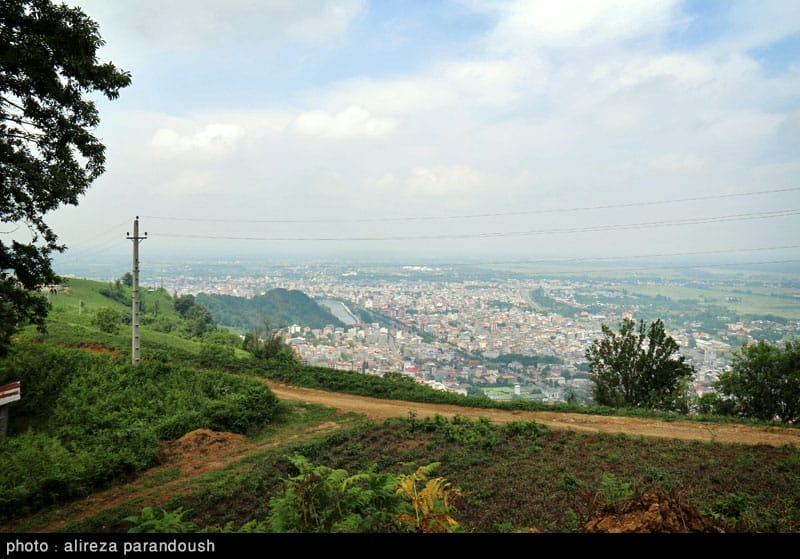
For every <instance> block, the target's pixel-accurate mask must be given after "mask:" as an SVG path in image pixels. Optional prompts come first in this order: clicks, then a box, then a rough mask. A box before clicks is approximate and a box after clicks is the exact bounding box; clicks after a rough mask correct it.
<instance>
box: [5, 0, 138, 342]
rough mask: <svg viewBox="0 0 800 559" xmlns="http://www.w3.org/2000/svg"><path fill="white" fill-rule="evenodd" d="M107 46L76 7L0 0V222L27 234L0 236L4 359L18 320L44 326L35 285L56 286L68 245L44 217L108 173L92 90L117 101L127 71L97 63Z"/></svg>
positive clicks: (44, 0) (43, 0)
mask: <svg viewBox="0 0 800 559" xmlns="http://www.w3.org/2000/svg"><path fill="white" fill-rule="evenodd" d="M103 44H104V41H103V39H102V38H101V36H100V34H99V29H98V26H97V24H96V23H95V22H94V21H93V20H92V19H90V18H89V17H88V16H87V15H86V14H85V13H84V12H83V11H81V9H80V8H75V7H69V6H67V5H56V4H54V3H52V2H51V0H0V221H1V222H2V223H3V224H4V229H5V230H9V231H11V230H15V228H18V229H21V228H27V230H28V232H29V238H27V236H26V238H24V239H23V240H19V239H14V240H11V241H10V242H8V241H0V356H3V355H5V354H6V353H7V350H8V346H9V344H10V340H11V336H12V335H13V334H14V333H15V332H16V331H17V329H18V328H19V327H20V326H21V325H22V324H24V323H32V324H36V325H37V326H38V327H39V328H40V329H44V323H45V318H46V316H47V312H48V311H49V305H48V303H47V300H46V298H45V297H43V296H42V295H41V294H39V293H37V291H36V289H38V288H41V287H42V286H46V285H53V284H57V283H60V278H59V277H58V276H57V275H56V273H55V272H54V271H53V269H52V260H51V254H52V252H53V251H58V252H60V251H63V250H65V248H66V247H65V246H63V245H60V244H59V243H58V237H57V235H56V234H55V232H54V231H53V230H52V229H51V228H50V227H49V226H48V225H47V223H46V222H45V219H44V216H45V214H46V213H47V212H50V211H53V210H56V209H58V208H59V207H61V206H63V205H77V204H78V198H79V196H80V195H81V194H83V193H84V192H85V191H86V190H87V189H88V187H89V186H90V184H91V183H92V182H93V181H94V180H95V179H96V178H97V177H99V176H100V175H101V174H102V173H103V172H104V171H105V167H104V165H105V146H104V145H103V143H102V142H101V141H100V140H99V139H98V138H97V137H95V136H94V135H93V130H94V128H95V127H97V125H98V124H99V115H98V110H97V107H96V106H95V103H94V101H93V100H92V99H91V98H90V94H93V93H95V92H99V93H101V94H103V95H105V96H106V97H107V98H108V99H115V98H117V97H118V96H119V92H120V90H121V89H122V88H124V87H126V86H128V85H129V84H130V79H131V78H130V74H129V73H127V72H125V71H121V70H119V69H118V68H117V67H116V66H114V65H113V64H111V63H99V62H98V60H97V50H98V49H99V48H100V47H101V46H102V45H103ZM18 229H17V231H18ZM17 234H19V232H17Z"/></svg>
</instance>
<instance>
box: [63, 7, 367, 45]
mask: <svg viewBox="0 0 800 559" xmlns="http://www.w3.org/2000/svg"><path fill="white" fill-rule="evenodd" d="M71 3H72V4H75V5H78V6H80V7H81V8H82V9H83V10H84V11H85V12H86V13H88V14H90V15H91V17H92V18H93V19H95V20H96V21H98V22H99V23H100V25H101V29H103V36H104V37H105V36H111V37H113V38H114V40H113V41H111V42H110V45H109V46H110V47H112V48H114V50H115V58H116V57H119V56H126V52H125V51H123V50H120V49H117V47H115V45H117V44H120V43H122V42H126V41H135V42H137V43H138V44H139V46H140V48H143V49H147V50H165V49H166V50H169V51H175V50H210V49H215V48H219V47H228V46H231V45H234V44H236V43H240V42H244V43H247V44H249V45H250V46H251V47H252V46H253V45H278V44H280V43H281V41H286V40H288V41H300V42H305V43H326V42H339V41H342V40H344V39H345V38H346V36H347V32H348V31H349V29H350V26H351V24H352V23H353V22H354V21H355V20H356V18H358V17H359V15H360V14H361V13H363V11H364V9H365V1H364V0H259V1H253V0H226V1H225V2H220V1H218V0H160V1H159V2H158V3H155V2H149V1H141V2H120V1H115V2H108V1H107V0H71ZM127 54H128V55H130V54H131V53H127ZM134 54H135V53H134Z"/></svg>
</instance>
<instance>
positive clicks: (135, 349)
mask: <svg viewBox="0 0 800 559" xmlns="http://www.w3.org/2000/svg"><path fill="white" fill-rule="evenodd" d="M146 238H147V233H145V234H144V237H140V236H139V216H138V215H137V216H136V219H134V220H133V236H131V234H130V233H128V239H130V240H132V241H133V309H132V311H133V320H131V329H132V332H131V361H132V362H133V364H134V365H136V364H137V363H138V362H139V243H140V242H141V241H143V240H144V239H146Z"/></svg>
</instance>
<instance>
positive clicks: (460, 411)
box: [267, 381, 800, 448]
mask: <svg viewBox="0 0 800 559" xmlns="http://www.w3.org/2000/svg"><path fill="white" fill-rule="evenodd" d="M267 384H269V386H270V387H271V388H272V390H273V392H274V393H275V395H276V396H278V398H281V399H284V400H298V401H304V402H308V403H313V404H320V405H323V406H328V407H332V408H336V409H339V410H341V411H343V412H355V413H360V414H363V415H364V416H365V417H368V418H370V419H373V420H376V421H383V420H385V419H388V418H391V417H409V415H410V414H414V415H415V416H416V417H419V418H422V417H433V416H435V415H436V414H439V415H442V416H444V417H453V416H455V415H459V416H462V417H470V418H475V419H477V418H478V417H485V418H486V419H488V420H489V421H491V422H493V423H502V422H508V421H536V422H538V423H541V424H543V425H547V426H548V427H550V428H553V429H571V430H573V431H584V432H589V433H599V432H605V433H625V434H626V435H630V436H643V437H662V438H672V439H684V440H701V441H707V442H712V441H713V442H721V443H733V444H751V445H758V444H766V445H772V446H783V445H793V446H795V447H797V448H800V429H797V428H781V427H753V426H749V425H732V424H722V423H700V422H693V421H659V420H656V419H641V418H628V417H609V416H601V415H585V414H574V413H559V412H546V411H545V412H524V411H505V410H496V409H479V408H462V407H458V406H449V405H442V404H427V403H415V402H404V401H399V400H382V399H378V398H367V397H364V396H352V395H349V394H340V393H334V392H325V391H322V390H312V389H310V388H300V387H297V386H290V385H286V384H282V383H278V382H274V381H267Z"/></svg>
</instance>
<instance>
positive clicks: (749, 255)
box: [48, 0, 800, 266]
mask: <svg viewBox="0 0 800 559" xmlns="http://www.w3.org/2000/svg"><path fill="white" fill-rule="evenodd" d="M70 4H74V5H78V6H80V7H81V8H82V9H83V10H84V11H85V12H86V13H87V14H88V15H89V16H90V17H92V18H93V19H94V20H95V21H96V22H97V23H98V25H99V29H100V33H101V35H102V36H103V38H104V39H105V41H106V43H107V44H106V46H105V47H104V48H103V49H102V50H101V53H100V57H101V60H103V61H112V62H113V63H114V64H115V65H117V66H118V67H120V68H122V69H125V70H127V71H130V72H131V75H132V78H133V81H132V85H131V86H130V87H128V88H126V89H124V90H123V91H122V92H121V95H120V97H119V98H118V99H116V100H113V101H107V100H105V99H98V106H99V109H100V116H101V125H100V127H99V129H98V136H99V137H100V138H102V140H103V142H104V143H105V145H106V149H107V157H108V160H107V165H106V169H107V170H106V173H105V174H104V175H103V176H102V177H101V178H100V179H99V180H97V181H96V182H95V183H94V184H93V185H92V186H91V187H90V189H89V190H88V192H87V193H86V194H85V196H83V197H82V198H81V199H80V203H79V205H78V206H77V207H67V208H64V209H61V210H59V211H57V212H55V213H54V214H52V215H49V216H48V222H49V223H51V224H52V226H53V229H54V230H55V231H56V233H57V234H58V235H59V238H60V240H61V241H63V242H64V243H65V244H67V246H68V247H69V249H68V251H67V252H66V253H65V254H64V255H61V256H59V257H58V259H57V260H56V262H57V263H63V264H64V265H65V266H67V265H68V266H76V265H80V264H81V263H85V262H93V261H97V260H102V259H106V258H123V259H124V258H129V255H130V241H129V240H127V238H126V235H127V234H128V232H130V231H131V224H132V221H133V219H134V217H135V216H139V217H140V224H141V225H140V226H141V230H142V231H143V232H144V231H146V232H147V233H148V240H147V241H146V243H145V244H144V245H143V246H142V262H143V266H146V265H147V260H148V258H151V259H155V258H161V259H166V260H170V261H175V260H178V259H181V258H186V257H188V256H190V255H192V256H212V257H224V256H231V255H234V256H236V255H249V256H256V257H261V256H263V257H265V258H267V257H277V256H282V257H285V256H287V255H325V256H328V257H331V258H337V257H345V256H348V257H349V256H354V257H365V258H367V257H369V258H389V257H406V256H408V257H413V258H419V259H425V258H431V259H438V260H442V261H446V262H459V261H482V260H483V261H490V260H492V259H507V260H509V259H510V260H514V259H518V260H520V261H525V260H528V261H535V260H537V259H551V260H553V261H556V262H557V261H559V259H578V261H579V262H580V261H584V262H589V261H591V259H609V258H610V259H613V258H621V259H622V258H631V257H637V258H641V257H645V256H646V257H648V258H649V259H650V261H659V260H664V261H666V260H668V257H669V258H674V257H680V256H684V257H689V256H691V255H695V256H696V257H697V258H700V259H701V260H703V261H711V260H713V259H714V258H720V259H722V260H724V261H726V262H739V263H743V264H744V263H756V264H758V263H762V262H797V261H800V250H799V249H800V236H799V235H798V233H800V225H799V224H800V220H799V219H798V213H800V183H798V180H797V179H798V177H800V159H799V158H798V155H800V151H799V150H800V95H799V94H800V66H798V62H797V61H798V59H800V58H799V57H798V54H799V53H800V4H798V3H797V2H792V1H774V2H764V1H759V2H749V1H737V2H710V1H703V2H684V1H650V2H640V1H592V2H581V1H563V0H561V1H558V2H517V1H509V2H491V1H479V0H474V1H470V0H463V1H436V2H430V1H418V2H417V1H412V2H372V1H358V0H340V1H336V2H322V1H318V0H314V1H308V2H307V1H292V2H283V1H269V2H250V1H247V2H245V1H238V0H235V1H226V2H213V1H205V0H204V1H197V0H193V1H191V2H189V1H180V0H175V1H159V2H153V1H149V0H148V1H136V2H133V1H119V2H118V1H115V2H105V1H90V0H81V1H73V2H70ZM669 255H672V256H669Z"/></svg>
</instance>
